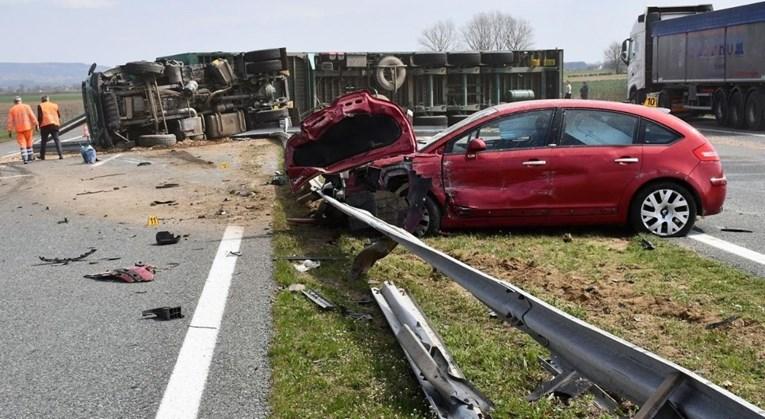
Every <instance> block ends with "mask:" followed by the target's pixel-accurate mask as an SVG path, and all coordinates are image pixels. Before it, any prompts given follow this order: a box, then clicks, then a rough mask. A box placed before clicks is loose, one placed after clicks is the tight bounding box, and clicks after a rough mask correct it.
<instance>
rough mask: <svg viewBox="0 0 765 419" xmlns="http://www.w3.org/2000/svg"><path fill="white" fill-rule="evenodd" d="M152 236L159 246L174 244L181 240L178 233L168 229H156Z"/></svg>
mask: <svg viewBox="0 0 765 419" xmlns="http://www.w3.org/2000/svg"><path fill="white" fill-rule="evenodd" d="M154 238H155V240H156V241H157V245H159V246H164V245H168V244H176V243H178V242H179V241H180V240H181V236H180V235H175V234H173V233H171V232H169V231H158V232H157V234H156V235H155V237H154Z"/></svg>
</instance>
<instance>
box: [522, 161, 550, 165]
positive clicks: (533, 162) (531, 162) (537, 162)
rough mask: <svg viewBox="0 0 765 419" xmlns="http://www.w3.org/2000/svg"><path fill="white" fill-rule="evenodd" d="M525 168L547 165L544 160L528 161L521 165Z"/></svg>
mask: <svg viewBox="0 0 765 419" xmlns="http://www.w3.org/2000/svg"><path fill="white" fill-rule="evenodd" d="M521 164H523V165H524V166H544V165H546V164H547V162H546V161H544V160H526V161H525V162H523V163H521Z"/></svg>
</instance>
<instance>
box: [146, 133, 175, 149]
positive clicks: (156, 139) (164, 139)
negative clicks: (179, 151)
mask: <svg viewBox="0 0 765 419" xmlns="http://www.w3.org/2000/svg"><path fill="white" fill-rule="evenodd" d="M176 142H178V140H177V139H176V138H175V135H173V134H146V135H141V136H140V137H138V141H137V143H138V145H139V146H141V147H153V146H155V145H166V146H171V145H175V143H176Z"/></svg>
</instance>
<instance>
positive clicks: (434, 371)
mask: <svg viewBox="0 0 765 419" xmlns="http://www.w3.org/2000/svg"><path fill="white" fill-rule="evenodd" d="M372 295H373V296H374V298H375V301H377V304H378V305H379V306H380V310H381V311H382V312H383V315H384V316H385V319H386V320H387V321H388V324H389V325H390V328H391V330H392V331H393V334H394V335H395V336H396V339H397V340H398V342H399V344H401V348H402V349H403V350H404V354H405V355H406V358H407V359H408V360H409V364H410V365H411V366H412V370H414V372H415V376H416V377H417V381H419V382H420V386H421V387H422V390H423V391H424V392H425V397H426V398H427V399H428V402H430V405H431V407H432V409H433V412H435V413H436V414H437V415H438V417H439V418H460V419H463V418H464V419H482V418H487V417H489V416H488V412H489V411H491V410H493V405H492V403H491V401H489V400H488V399H487V398H486V397H484V396H483V395H482V394H481V393H479V392H478V390H476V389H475V388H473V386H472V385H471V384H470V383H469V382H468V381H467V380H466V379H465V377H464V376H463V375H462V372H461V371H460V370H459V368H458V367H457V365H456V364H455V363H454V360H452V357H451V355H450V354H449V352H448V351H447V350H446V346H445V345H444V344H443V342H442V341H441V338H440V337H439V336H438V334H437V333H436V332H435V331H434V330H433V328H432V327H430V324H429V323H428V321H427V319H426V318H425V316H424V315H423V314H422V312H421V311H420V309H419V308H418V307H417V305H416V304H415V302H414V301H413V300H412V299H411V298H410V297H409V296H408V295H407V294H406V293H405V292H404V290H402V289H400V288H397V287H396V286H395V285H394V284H392V283H391V282H385V283H384V284H383V286H382V287H380V288H372Z"/></svg>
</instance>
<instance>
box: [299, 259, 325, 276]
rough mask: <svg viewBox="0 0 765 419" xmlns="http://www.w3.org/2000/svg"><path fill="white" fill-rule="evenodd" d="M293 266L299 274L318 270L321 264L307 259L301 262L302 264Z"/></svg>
mask: <svg viewBox="0 0 765 419" xmlns="http://www.w3.org/2000/svg"><path fill="white" fill-rule="evenodd" d="M292 266H293V267H294V268H295V270H297V271H298V272H301V273H303V272H308V271H310V270H311V269H314V268H318V267H319V266H321V262H319V261H317V260H311V259H305V260H303V261H301V262H300V263H293V264H292Z"/></svg>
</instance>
